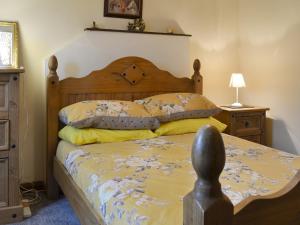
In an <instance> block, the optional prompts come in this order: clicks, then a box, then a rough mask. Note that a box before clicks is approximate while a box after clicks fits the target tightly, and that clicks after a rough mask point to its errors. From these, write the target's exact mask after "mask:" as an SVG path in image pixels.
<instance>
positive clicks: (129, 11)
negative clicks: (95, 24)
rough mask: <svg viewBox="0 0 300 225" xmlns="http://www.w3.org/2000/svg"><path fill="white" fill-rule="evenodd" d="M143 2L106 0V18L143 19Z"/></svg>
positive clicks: (139, 0) (141, 0) (138, 0)
mask: <svg viewBox="0 0 300 225" xmlns="http://www.w3.org/2000/svg"><path fill="white" fill-rule="evenodd" d="M142 13H143V0H104V16H106V17H115V18H127V19H137V18H142Z"/></svg>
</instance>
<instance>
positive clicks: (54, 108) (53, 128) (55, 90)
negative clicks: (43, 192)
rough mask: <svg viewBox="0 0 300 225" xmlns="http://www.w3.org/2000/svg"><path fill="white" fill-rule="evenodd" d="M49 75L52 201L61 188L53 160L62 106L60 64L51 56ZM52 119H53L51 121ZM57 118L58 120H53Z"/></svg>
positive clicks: (49, 169)
mask: <svg viewBox="0 0 300 225" xmlns="http://www.w3.org/2000/svg"><path fill="white" fill-rule="evenodd" d="M48 67H49V75H48V77H47V195H48V198H50V199H57V198H58V196H59V187H58V184H57V183H56V181H55V179H54V176H53V159H54V157H55V154H56V148H57V144H58V137H57V135H58V129H59V124H58V112H59V105H60V102H59V101H60V100H59V99H60V98H59V78H58V75H57V72H56V70H57V67H58V62H57V58H56V57H55V56H51V57H50V59H49V63H48ZM51 118H52V119H51ZM53 118H57V119H53Z"/></svg>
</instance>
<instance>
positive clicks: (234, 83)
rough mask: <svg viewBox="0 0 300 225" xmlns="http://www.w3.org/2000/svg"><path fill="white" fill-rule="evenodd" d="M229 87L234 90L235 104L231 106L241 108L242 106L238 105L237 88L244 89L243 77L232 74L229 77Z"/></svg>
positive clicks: (239, 74) (238, 74)
mask: <svg viewBox="0 0 300 225" xmlns="http://www.w3.org/2000/svg"><path fill="white" fill-rule="evenodd" d="M229 87H234V88H236V102H235V103H233V104H231V106H232V107H237V108H238V107H242V106H243V105H242V104H241V103H239V88H242V87H246V84H245V80H244V76H243V74H241V73H233V74H232V75H231V79H230V83H229Z"/></svg>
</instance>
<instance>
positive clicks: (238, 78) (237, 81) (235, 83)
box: [229, 73, 246, 88]
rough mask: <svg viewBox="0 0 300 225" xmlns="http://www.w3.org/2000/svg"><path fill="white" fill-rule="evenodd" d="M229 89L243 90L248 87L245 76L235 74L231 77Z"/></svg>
mask: <svg viewBox="0 0 300 225" xmlns="http://www.w3.org/2000/svg"><path fill="white" fill-rule="evenodd" d="M229 87H235V88H241V87H246V83H245V80H244V76H243V74H241V73H233V74H232V75H231V79H230V83H229Z"/></svg>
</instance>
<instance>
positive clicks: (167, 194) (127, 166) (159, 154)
mask: <svg viewBox="0 0 300 225" xmlns="http://www.w3.org/2000/svg"><path fill="white" fill-rule="evenodd" d="M194 137H195V133H192V134H185V135H175V136H164V137H158V138H154V139H149V140H138V141H129V142H123V143H108V144H93V145H86V146H75V145H72V144H69V143H67V142H65V141H61V142H60V144H59V146H58V151H57V158H58V159H59V160H60V161H61V162H62V163H63V164H64V166H65V167H66V169H67V170H68V172H69V173H70V174H71V176H72V177H73V179H74V181H75V182H76V184H77V185H78V186H79V187H80V188H81V189H82V191H83V192H84V193H85V195H86V197H87V199H88V200H89V202H90V203H91V204H92V205H93V207H94V208H95V209H96V211H97V212H98V213H99V215H101V217H102V218H103V219H104V221H105V222H106V223H107V225H109V224H112V225H117V224H118V225H119V224H120V225H144V224H149V225H153V224H157V225H177V224H178V225H181V224H182V216H183V208H182V204H183V202H182V200H183V197H184V196H185V195H186V194H187V193H188V192H190V191H191V190H192V189H193V186H194V181H195V178H196V175H195V172H194V170H193V168H192V164H191V148H192V143H193V140H194ZM223 138H224V142H225V146H226V156H227V159H226V166H225V169H224V171H223V173H222V175H221V183H222V188H223V192H224V193H225V194H226V195H227V196H228V197H229V198H230V199H231V201H232V202H233V204H234V205H237V204H238V203H240V202H241V201H243V200H245V199H246V198H248V197H249V196H257V195H269V194H272V193H275V192H277V191H279V190H281V189H282V188H283V187H285V186H286V185H287V184H288V183H289V181H291V179H292V178H293V177H294V175H295V174H296V173H297V171H298V169H300V157H299V156H295V155H291V154H288V153H284V152H281V151H277V150H274V149H271V148H268V147H264V146H261V145H258V144H254V143H250V142H248V141H244V140H241V139H238V138H235V137H232V136H229V135H226V134H223Z"/></svg>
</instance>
